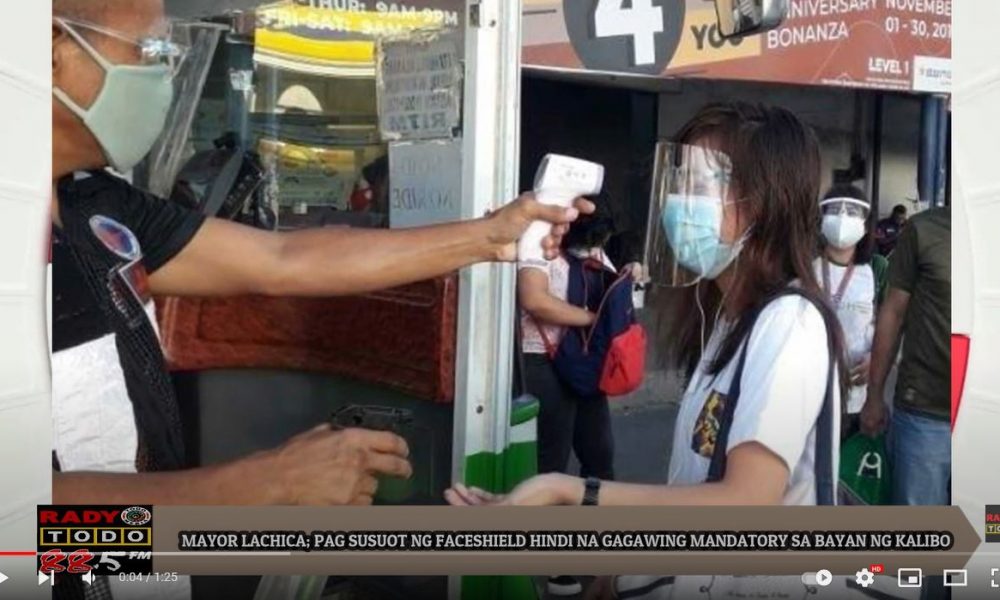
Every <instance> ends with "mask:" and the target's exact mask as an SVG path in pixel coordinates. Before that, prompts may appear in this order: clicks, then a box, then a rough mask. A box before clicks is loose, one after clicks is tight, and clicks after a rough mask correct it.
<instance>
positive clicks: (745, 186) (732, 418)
mask: <svg viewBox="0 0 1000 600" xmlns="http://www.w3.org/2000/svg"><path fill="white" fill-rule="evenodd" d="M676 140H677V143H676V144H666V143H663V144H660V145H659V147H658V150H657V154H658V157H657V169H656V175H654V178H655V180H654V200H653V205H652V206H651V211H650V231H649V233H648V236H647V238H648V239H647V252H646V259H645V262H646V264H647V265H648V268H649V276H650V278H651V280H652V284H653V285H654V286H659V287H669V288H683V289H682V290H681V293H682V294H683V295H684V297H685V300H686V301H685V302H681V303H679V306H678V307H676V310H677V312H676V313H674V314H672V315H669V316H670V317H671V320H672V324H673V329H672V331H670V332H669V336H667V338H666V342H665V343H666V344H669V345H670V347H671V349H672V351H673V352H672V355H673V360H674V362H675V366H676V367H677V368H679V369H683V370H684V371H685V372H686V373H687V374H688V385H687V389H686V391H685V392H684V396H683V399H682V402H681V407H680V410H679V413H678V417H677V421H676V426H675V430H674V438H673V447H672V452H671V456H670V469H669V476H668V481H667V483H666V485H640V484H633V483H625V482H602V481H598V480H594V479H592V478H588V479H582V478H578V477H572V476H569V475H565V474H561V473H550V474H543V475H538V476H536V477H534V478H532V479H529V480H528V481H526V482H524V483H522V484H521V485H519V486H518V487H517V488H515V489H514V490H513V491H512V492H511V493H510V494H508V495H506V496H496V495H492V494H489V493H486V492H484V491H482V490H478V489H470V488H467V487H465V486H462V485H456V486H455V487H454V488H452V489H450V490H448V491H447V492H446V498H447V499H448V501H449V502H451V503H452V504H456V505H467V504H472V505H479V504H493V503H499V504H504V505H553V504H563V505H566V504H569V505H572V504H600V505H616V506H621V505H629V506H631V505H732V506H738V505H782V504H784V505H815V504H832V503H833V502H834V501H835V498H836V473H837V468H838V461H837V457H838V455H839V447H840V425H839V424H840V415H841V398H842V397H845V396H846V390H847V387H848V384H847V381H846V377H842V374H843V375H846V374H847V372H848V369H847V367H846V366H845V364H844V360H843V349H844V343H843V340H842V333H841V330H840V325H839V323H838V322H837V316H836V314H835V313H834V312H833V311H832V310H831V309H830V308H829V306H828V305H827V303H826V302H825V301H824V300H823V290H822V287H821V285H820V283H819V280H818V279H817V276H816V271H815V269H814V259H815V250H816V248H817V247H818V246H819V239H818V234H819V227H818V226H817V224H818V223H819V222H820V212H819V206H818V203H817V201H816V198H818V197H819V182H820V157H819V144H818V142H817V140H816V137H815V135H814V134H813V132H812V131H811V130H810V129H808V128H807V127H806V126H805V125H804V124H803V123H802V122H801V121H799V119H797V118H796V117H795V116H794V115H793V114H791V113H790V112H788V111H787V110H784V109H781V108H772V107H765V106H759V105H750V104H743V103H732V104H719V105H710V106H707V107H705V108H703V109H702V110H701V111H700V112H699V113H698V114H697V115H696V116H695V117H694V118H693V119H692V120H691V121H690V122H688V124H687V125H686V126H685V127H683V128H682V130H681V132H680V134H679V135H678V136H677V138H676ZM785 294H787V295H785ZM727 410H728V413H727ZM724 423H728V425H724ZM720 438H722V440H720ZM723 440H724V441H723ZM683 579H685V580H686V579H687V578H683ZM765 579H766V578H765ZM792 579H794V581H791V580H787V581H786V580H783V582H782V583H784V584H788V585H790V586H792V588H794V589H796V590H798V591H799V592H801V591H803V588H802V583H801V581H800V580H799V578H798V577H795V578H792ZM681 580H682V578H677V579H676V583H675V580H674V578H662V577H661V578H656V577H638V578H636V577H629V578H618V580H617V581H616V582H609V581H608V580H606V579H601V580H599V581H598V583H596V584H595V586H596V587H595V589H596V590H597V591H595V592H594V594H593V595H596V596H600V595H601V594H604V595H611V594H613V593H615V592H617V593H620V594H624V593H625V592H626V591H628V592H635V591H636V590H638V589H642V590H644V591H643V592H641V593H640V592H636V593H635V596H636V597H643V598H664V597H670V594H671V593H673V597H684V598H687V597H699V593H700V594H702V595H704V593H705V589H707V588H704V587H702V588H700V589H701V592H698V590H699V586H698V585H696V584H694V582H693V581H692V582H685V583H684V585H683V586H682V582H681ZM688 583H691V584H694V585H693V587H691V586H689V585H688ZM773 583H774V582H773V581H770V582H763V583H762V582H761V581H760V580H759V579H757V578H751V579H749V580H740V581H737V582H735V583H733V585H735V586H739V587H740V588H741V589H742V590H743V591H746V592H750V591H753V590H754V589H756V588H755V587H754V586H762V588H761V589H760V590H756V591H762V590H773ZM708 587H709V588H711V587H712V586H708ZM713 591H719V590H718V589H715V590H713ZM629 597H632V595H631V594H630V595H629Z"/></svg>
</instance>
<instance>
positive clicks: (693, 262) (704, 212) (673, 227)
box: [661, 194, 745, 279]
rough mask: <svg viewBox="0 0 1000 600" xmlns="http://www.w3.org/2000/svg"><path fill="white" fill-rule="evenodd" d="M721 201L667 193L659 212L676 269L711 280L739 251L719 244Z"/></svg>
mask: <svg viewBox="0 0 1000 600" xmlns="http://www.w3.org/2000/svg"><path fill="white" fill-rule="evenodd" d="M723 206H724V203H723V201H722V198H718V197H715V196H685V195H681V194H670V195H668V196H667V200H666V203H665V204H664V207H663V212H662V217H661V219H662V223H661V224H662V226H663V230H664V233H666V236H667V243H669V244H670V248H671V249H672V250H673V252H674V256H675V258H676V260H677V262H678V264H680V266H682V267H684V268H685V269H687V270H689V271H691V272H692V273H693V274H695V275H697V276H698V277H699V278H704V279H715V278H716V277H718V276H719V274H720V273H722V272H723V271H725V270H726V267H728V266H729V265H730V264H731V263H732V262H733V261H734V260H735V259H736V256H737V255H738V254H739V253H740V251H741V250H742V248H743V242H744V240H745V237H744V238H741V239H740V241H738V242H737V243H735V244H727V243H725V242H723V241H722V238H721V233H722V218H723Z"/></svg>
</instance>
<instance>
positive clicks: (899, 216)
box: [875, 204, 906, 256]
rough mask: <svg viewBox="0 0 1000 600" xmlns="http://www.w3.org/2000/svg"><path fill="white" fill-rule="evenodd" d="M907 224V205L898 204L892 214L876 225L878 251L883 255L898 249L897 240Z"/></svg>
mask: <svg viewBox="0 0 1000 600" xmlns="http://www.w3.org/2000/svg"><path fill="white" fill-rule="evenodd" d="M905 225H906V207H905V206H903V205H902V204H897V205H896V206H894V207H893V209H892V214H890V215H889V216H888V217H886V218H884V219H882V220H881V221H879V222H878V225H876V227H875V243H876V244H877V245H878V253H879V254H881V255H882V256H889V255H890V254H892V251H893V250H895V249H896V241H897V240H899V234H901V233H902V232H903V227H904V226H905Z"/></svg>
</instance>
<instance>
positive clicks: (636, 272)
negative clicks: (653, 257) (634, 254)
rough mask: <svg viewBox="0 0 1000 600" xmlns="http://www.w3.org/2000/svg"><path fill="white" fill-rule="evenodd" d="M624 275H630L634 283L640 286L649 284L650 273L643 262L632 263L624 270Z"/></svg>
mask: <svg viewBox="0 0 1000 600" xmlns="http://www.w3.org/2000/svg"><path fill="white" fill-rule="evenodd" d="M622 273H628V274H629V275H630V276H631V277H632V281H634V282H635V283H638V284H646V283H649V273H648V272H647V270H646V266H645V265H643V264H642V263H641V262H631V263H629V264H627V265H625V267H624V268H623V269H622Z"/></svg>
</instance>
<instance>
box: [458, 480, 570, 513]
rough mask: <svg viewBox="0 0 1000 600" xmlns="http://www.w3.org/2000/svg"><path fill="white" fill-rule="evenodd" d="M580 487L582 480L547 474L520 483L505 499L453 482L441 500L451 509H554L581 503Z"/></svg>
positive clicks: (501, 496)
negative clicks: (497, 506)
mask: <svg viewBox="0 0 1000 600" xmlns="http://www.w3.org/2000/svg"><path fill="white" fill-rule="evenodd" d="M583 487H584V486H583V480H582V479H580V478H578V477H572V476H570V475H563V474H562V473H546V474H544V475H536V476H535V477H532V478H531V479H528V480H527V481H524V482H522V483H521V484H520V485H518V486H517V487H516V488H514V490H513V491H512V492H511V493H509V494H507V495H505V496H503V495H498V494H491V493H490V492H487V491H485V490H481V489H479V488H470V487H466V486H464V485H462V484H461V483H456V484H455V485H454V486H453V487H452V488H451V489H449V490H446V491H445V493H444V497H445V500H447V501H448V503H449V504H452V505H453V506H489V505H500V506H555V505H560V504H580V503H581V502H582V501H583Z"/></svg>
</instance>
